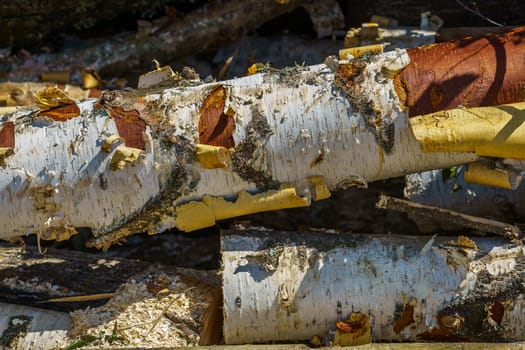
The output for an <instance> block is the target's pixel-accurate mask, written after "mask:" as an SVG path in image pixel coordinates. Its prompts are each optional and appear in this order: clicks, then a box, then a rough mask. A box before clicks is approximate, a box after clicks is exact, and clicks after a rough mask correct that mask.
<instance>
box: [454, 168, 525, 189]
mask: <svg viewBox="0 0 525 350" xmlns="http://www.w3.org/2000/svg"><path fill="white" fill-rule="evenodd" d="M464 178H465V181H467V182H470V183H472V184H478V185H485V186H492V187H499V188H506V189H508V190H511V189H514V188H515V187H516V185H517V184H512V183H511V179H510V177H509V173H508V171H506V170H504V169H491V168H488V167H487V166H485V165H484V164H482V163H480V162H474V163H470V164H469V166H468V170H467V171H465V174H464ZM518 183H519V182H518Z"/></svg>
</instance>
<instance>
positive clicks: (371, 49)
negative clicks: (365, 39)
mask: <svg viewBox="0 0 525 350" xmlns="http://www.w3.org/2000/svg"><path fill="white" fill-rule="evenodd" d="M381 52H383V45H381V44H373V45H365V46H357V47H349V48H346V49H341V50H339V59H341V60H346V59H348V55H352V56H353V57H359V56H363V55H364V54H365V53H381Z"/></svg>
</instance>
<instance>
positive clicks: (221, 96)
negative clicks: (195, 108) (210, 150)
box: [199, 85, 235, 148]
mask: <svg viewBox="0 0 525 350" xmlns="http://www.w3.org/2000/svg"><path fill="white" fill-rule="evenodd" d="M225 101H226V89H225V88H224V86H222V85H219V86H218V87H216V88H215V89H213V91H212V92H211V93H210V94H209V95H208V97H206V99H205V100H204V102H203V103H202V106H201V108H200V110H199V115H200V118H199V143H201V144H205V145H212V146H221V147H225V148H233V147H235V143H234V140H233V131H234V130H235V120H234V119H233V115H234V112H233V110H228V112H226V113H224V105H225Z"/></svg>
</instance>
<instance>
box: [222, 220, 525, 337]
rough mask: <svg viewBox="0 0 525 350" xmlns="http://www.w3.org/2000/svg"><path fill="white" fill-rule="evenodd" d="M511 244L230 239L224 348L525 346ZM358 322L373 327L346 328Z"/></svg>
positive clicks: (267, 234)
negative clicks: (364, 341)
mask: <svg viewBox="0 0 525 350" xmlns="http://www.w3.org/2000/svg"><path fill="white" fill-rule="evenodd" d="M506 243H507V242H506V241H505V240H504V239H487V238H485V239H482V238H475V239H474V240H470V239H468V238H465V237H460V238H458V239H457V240H455V239H453V238H447V237H439V238H435V237H432V238H431V237H429V236H427V237H425V236H418V237H413V236H410V237H408V236H396V235H359V234H335V235H334V234H328V233H326V232H315V233H307V232H299V233H293V232H272V231H260V230H243V231H241V230H235V231H226V232H223V236H222V254H223V256H222V263H223V273H222V278H223V294H224V305H223V311H224V339H225V342H226V343H227V344H242V343H250V342H267V341H279V340H280V341H297V340H308V339H311V338H312V337H314V336H318V337H321V338H323V340H324V341H325V342H326V343H327V344H328V343H330V342H331V341H333V333H334V332H335V341H336V342H337V341H338V340H337V339H338V335H339V336H340V335H341V334H339V333H345V332H347V333H361V334H366V333H368V334H370V335H371V340H372V341H415V340H434V341H492V342H501V341H506V342H509V341H523V340H524V339H525V336H524V335H525V323H524V321H525V320H524V318H523V308H524V307H525V290H524V287H523V283H522V281H523V275H524V273H525V271H524V266H525V265H524V261H525V251H524V250H523V246H522V245H516V246H509V245H506ZM350 314H354V315H355V314H359V315H361V316H362V317H363V318H364V319H365V320H367V321H366V322H364V321H362V322H360V325H356V324H352V322H350V323H349V324H347V326H348V327H347V328H345V322H344V321H346V320H347V319H348V317H349V315H350ZM341 322H343V323H341ZM367 328H368V329H367ZM352 329H353V330H352ZM331 334H332V336H331ZM368 341H370V338H368ZM355 344H356V343H353V345H355ZM342 345H344V344H342ZM347 345H349V344H347Z"/></svg>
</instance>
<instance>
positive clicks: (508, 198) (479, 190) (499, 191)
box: [405, 166, 525, 224]
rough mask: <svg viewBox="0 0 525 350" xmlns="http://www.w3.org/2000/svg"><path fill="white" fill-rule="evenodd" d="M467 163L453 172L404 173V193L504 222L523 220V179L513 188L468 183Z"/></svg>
mask: <svg viewBox="0 0 525 350" xmlns="http://www.w3.org/2000/svg"><path fill="white" fill-rule="evenodd" d="M467 168H468V167H467V166H462V167H458V168H457V173H456V175H455V176H453V177H450V176H443V171H442V170H434V171H428V172H423V173H417V174H412V175H409V176H407V177H406V187H405V195H406V196H407V197H408V198H409V199H410V200H412V201H414V202H419V203H424V204H427V205H435V206H439V207H441V208H449V209H452V210H458V211H461V212H463V213H469V214H472V215H479V216H484V217H490V218H494V219H497V220H503V221H506V222H516V223H518V224H519V223H521V222H523V221H524V220H525V214H524V213H525V202H524V200H523V198H524V190H525V187H524V186H523V183H521V182H518V185H519V186H518V187H517V188H516V189H514V190H511V189H506V188H498V187H493V186H484V185H479V184H473V183H468V182H466V181H465V178H464V174H465V171H466V170H467Z"/></svg>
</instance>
